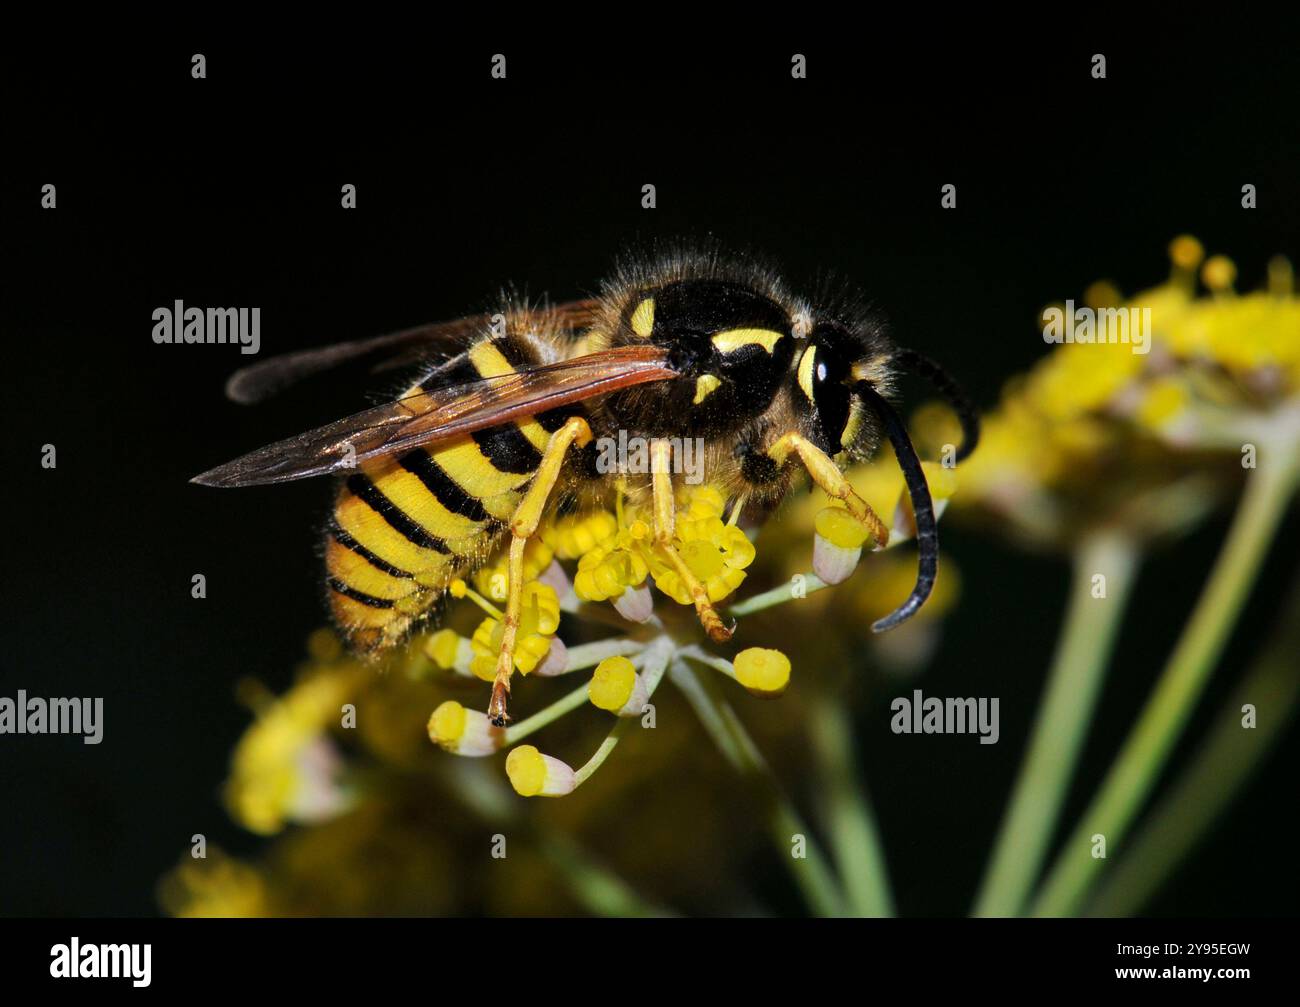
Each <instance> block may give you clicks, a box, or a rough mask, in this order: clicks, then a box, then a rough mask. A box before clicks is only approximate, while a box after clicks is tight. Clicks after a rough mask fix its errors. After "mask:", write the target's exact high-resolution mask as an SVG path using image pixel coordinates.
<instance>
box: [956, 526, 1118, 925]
mask: <svg viewBox="0 0 1300 1007" xmlns="http://www.w3.org/2000/svg"><path fill="white" fill-rule="evenodd" d="M1137 558H1138V557H1137V552H1136V550H1135V549H1134V546H1133V544H1132V542H1131V541H1130V540H1128V539H1127V538H1125V537H1123V536H1121V535H1118V534H1114V533H1106V532H1099V533H1096V534H1093V535H1090V536H1089V537H1087V538H1085V539H1084V540H1083V541H1082V542H1081V543H1080V544H1079V546H1078V548H1077V550H1076V551H1075V554H1074V579H1073V582H1072V584H1071V587H1070V600H1069V607H1068V608H1067V610H1066V616H1065V626H1064V628H1063V630H1062V634H1061V639H1060V641H1059V643H1058V644H1057V648H1056V654H1055V656H1054V657H1053V659H1052V668H1051V671H1050V672H1049V673H1048V677H1047V689H1046V692H1045V693H1044V694H1043V700H1042V705H1041V706H1040V708H1039V711H1038V715H1037V716H1036V717H1035V718H1034V731H1033V736H1032V737H1031V739H1030V742H1029V750H1028V753H1027V754H1026V756H1025V760H1024V762H1023V763H1022V764H1021V769H1020V775H1019V776H1018V777H1017V779H1016V784H1015V789H1014V790H1013V791H1012V794H1011V803H1010V804H1009V805H1008V807H1007V811H1006V814H1005V816H1004V817H1003V819H1002V826H1001V828H1000V830H999V832H998V838H997V842H996V843H995V845H994V848H993V855H992V857H991V858H990V859H989V864H988V868H987V869H986V871H985V874H984V881H983V883H982V885H981V886H980V892H979V895H978V896H977V897H976V900H975V908H974V909H973V911H972V915H974V916H1015V915H1018V914H1019V913H1020V912H1021V911H1022V908H1023V906H1024V903H1025V899H1026V898H1027V897H1028V895H1029V891H1030V888H1031V887H1032V886H1033V884H1034V881H1035V880H1037V878H1038V872H1039V871H1040V870H1041V869H1042V865H1043V859H1044V856H1045V855H1046V852H1047V844H1048V842H1049V841H1050V840H1051V837H1052V830H1053V828H1055V826H1056V821H1057V817H1058V815H1059V814H1060V812H1061V803H1062V802H1063V801H1064V800H1065V795H1066V793H1067V791H1068V790H1069V786H1070V780H1071V778H1072V777H1073V775H1074V769H1075V765H1076V763H1077V762H1078V759H1079V752H1080V750H1081V749H1082V746H1083V738H1084V733H1085V731H1086V729H1087V726H1088V724H1089V723H1090V722H1091V720H1092V714H1093V710H1094V709H1095V707H1096V705H1097V695H1098V693H1099V691H1100V688H1101V682H1102V679H1103V678H1104V677H1105V673H1106V667H1107V665H1108V664H1109V662H1110V654H1111V651H1112V650H1113V649H1114V646H1115V637H1116V634H1117V631H1118V629H1119V625H1120V621H1121V620H1122V618H1123V615H1124V611H1125V608H1126V607H1127V604H1128V599H1129V596H1130V593H1131V590H1132V587H1133V580H1134V574H1135V572H1136V568H1137ZM1096 574H1104V575H1105V577H1106V597H1105V598H1094V597H1093V595H1092V579H1093V577H1094V576H1095V575H1096Z"/></svg>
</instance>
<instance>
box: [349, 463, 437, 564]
mask: <svg viewBox="0 0 1300 1007" xmlns="http://www.w3.org/2000/svg"><path fill="white" fill-rule="evenodd" d="M347 487H348V490H349V491H350V492H351V493H352V495H353V496H355V497H356V498H357V499H358V500H361V501H362V502H363V503H365V504H366V506H368V507H369V508H370V509H371V510H372V511H374V512H375V513H376V514H378V515H379V516H380V517H382V518H383V519H384V520H385V521H387V522H388V524H389V526H390V527H392V529H393V531H395V532H397V533H398V534H400V535H401V536H402V537H403V538H405V539H406V540H407V541H408V542H410V543H411V544H413V545H418V546H419V547H420V548H421V549H432V550H433V551H434V552H440V553H443V554H444V555H450V554H451V550H450V549H448V548H447V543H446V542H444V541H443V540H442V539H440V538H436V537H434V536H433V535H430V534H429V533H428V531H426V530H425V528H424V527H423V526H422V525H419V524H416V523H415V522H414V521H412V520H411V519H410V518H409V517H408V516H407V515H406V512H405V511H403V510H402V509H401V508H400V507H398V506H397V504H395V503H393V501H391V500H389V499H388V497H386V496H384V494H383V493H381V492H380V491H379V487H378V486H376V485H375V484H374V483H373V482H371V481H370V477H369V476H368V475H365V474H364V473H361V472H358V473H357V474H356V475H353V476H349V477H348V481H347Z"/></svg>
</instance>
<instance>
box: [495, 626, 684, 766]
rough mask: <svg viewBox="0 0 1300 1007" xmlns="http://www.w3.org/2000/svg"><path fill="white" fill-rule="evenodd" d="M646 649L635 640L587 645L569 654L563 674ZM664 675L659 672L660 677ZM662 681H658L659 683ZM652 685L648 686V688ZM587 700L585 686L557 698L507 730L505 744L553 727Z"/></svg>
mask: <svg viewBox="0 0 1300 1007" xmlns="http://www.w3.org/2000/svg"><path fill="white" fill-rule="evenodd" d="M646 649H647V648H646V646H645V644H642V643H639V642H638V641H636V640H600V641H597V642H596V643H585V644H583V645H582V646H580V647H574V648H573V649H572V650H570V651H569V663H568V664H567V665H566V666H565V669H564V672H563V673H564V674H566V675H567V674H568V673H569V672H571V671H578V670H579V669H581V668H590V667H592V666H593V665H597V664H599V663H600V662H601V661H603V660H605V658H607V657H616V656H618V655H620V654H622V655H629V654H641V656H642V657H644V656H645V655H644V654H643V653H642V652H643V651H645V650H646ZM662 676H663V672H662V671H660V672H659V677H662ZM658 681H659V679H658V678H656V679H655V684H656V685H657V684H658ZM648 684H649V683H647V686H648ZM586 701H587V686H586V685H585V684H583V685H580V686H578V688H576V689H574V690H573V691H572V692H570V693H568V694H567V695H565V696H563V697H561V698H560V699H557V700H556V701H555V702H554V703H552V704H551V705H550V706H548V707H546V708H544V709H542V710H538V711H537V712H536V713H534V714H533V715H532V716H531V717H528V718H527V719H525V720H521V721H520V722H519V723H517V724H515V725H514V726H512V727H507V728H506V740H505V743H506V745H513V744H515V743H516V742H519V741H522V740H523V739H524V738H526V737H528V736H529V735H530V734H533V733H534V732H536V731H540V730H541V729H542V728H543V727H545V726H546V725H547V724H552V723H554V722H555V721H557V720H559V719H560V718H561V717H563V716H564V715H565V714H566V713H572V712H573V711H574V710H576V709H577V708H578V707H580V706H582V704H583V703H585V702H586Z"/></svg>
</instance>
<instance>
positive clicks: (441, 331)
mask: <svg viewBox="0 0 1300 1007" xmlns="http://www.w3.org/2000/svg"><path fill="white" fill-rule="evenodd" d="M599 307H600V302H599V301H596V300H584V301H569V302H568V303H565V304H558V305H555V306H554V307H541V308H537V309H535V310H533V309H527V310H517V311H511V312H507V313H506V315H505V317H506V324H507V326H513V325H517V324H519V323H520V322H521V321H523V320H524V319H526V318H527V317H528V316H533V317H536V319H537V320H538V322H539V323H540V324H545V325H550V326H554V327H556V328H559V329H566V330H568V331H571V332H576V331H578V330H579V329H583V328H586V327H587V326H589V325H590V324H591V323H592V322H593V321H594V320H595V317H596V313H597V311H598V310H599ZM490 320H491V315H489V314H483V315H470V316H468V317H466V318H457V319H453V320H452V321H449V322H436V323H434V324H432V325H417V326H415V327H414V328H411V329H403V330H401V331H400V332H390V333H388V334H387V335H383V336H373V337H371V338H369V339H354V340H352V341H350V342H346V343H335V344H334V345H332V346H321V347H317V348H315V349H310V350H300V351H298V352H296V353H284V354H281V355H280V356H277V357H271V358H270V359H269V360H262V361H259V362H258V363H256V364H252V365H250V366H248V367H244V368H242V369H240V370H238V371H236V372H235V373H234V374H232V375H231V376H230V380H229V381H227V382H226V396H227V397H228V398H230V399H232V400H234V401H235V402H239V403H242V404H244V405H250V404H252V403H255V402H261V401H262V400H264V399H268V398H270V397H271V396H272V395H275V394H276V393H278V392H280V391H282V390H283V389H285V388H288V387H289V386H290V385H293V384H296V383H297V382H299V381H301V380H302V379H303V378H306V377H310V376H311V375H313V374H318V373H320V372H321V371H326V370H329V369H330V368H332V367H337V366H338V365H340V364H345V363H348V362H349V361H353V360H360V359H363V358H365V357H380V358H383V357H391V358H392V359H386V360H384V361H383V362H382V363H381V364H380V365H379V368H380V369H383V368H386V367H389V366H400V365H401V364H403V363H409V362H412V361H413V360H415V359H418V358H419V357H420V356H421V351H424V352H427V351H428V350H429V349H430V348H431V347H435V346H440V345H442V346H457V347H460V346H463V345H464V344H465V342H467V341H468V340H469V339H471V338H472V337H474V336H478V335H482V334H483V333H484V332H485V331H486V329H487V327H488V325H489V323H490Z"/></svg>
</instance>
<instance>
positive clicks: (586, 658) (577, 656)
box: [561, 637, 645, 675]
mask: <svg viewBox="0 0 1300 1007" xmlns="http://www.w3.org/2000/svg"><path fill="white" fill-rule="evenodd" d="M644 649H645V644H644V643H642V642H641V641H640V640H629V639H627V638H626V637H615V638H614V639H612V640H597V641H596V642H595V643H584V644H580V645H579V646H577V647H570V648H569V660H568V663H567V664H566V665H565V666H564V671H562V672H561V674H563V675H567V674H568V673H569V672H571V671H580V670H582V669H583V668H594V667H595V666H596V665H598V664H600V662H601V661H603V660H605V658H607V657H627V656H629V655H632V654H637V653H640V652H641V651H642V650H644Z"/></svg>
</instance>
